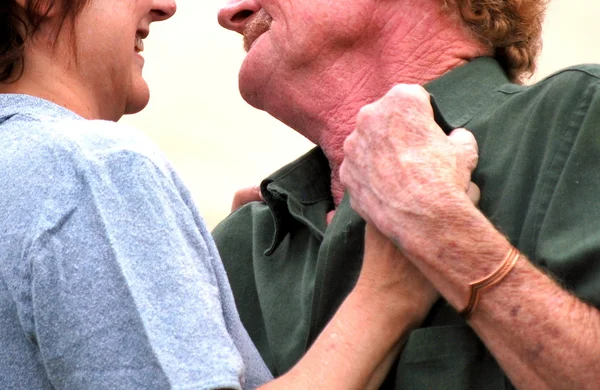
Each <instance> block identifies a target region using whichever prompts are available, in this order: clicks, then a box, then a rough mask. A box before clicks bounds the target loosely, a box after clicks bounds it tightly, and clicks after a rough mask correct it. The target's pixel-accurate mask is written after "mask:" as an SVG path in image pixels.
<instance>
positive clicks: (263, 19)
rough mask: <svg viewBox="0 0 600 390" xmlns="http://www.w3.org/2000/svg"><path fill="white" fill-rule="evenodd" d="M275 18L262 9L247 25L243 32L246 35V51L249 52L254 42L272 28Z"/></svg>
mask: <svg viewBox="0 0 600 390" xmlns="http://www.w3.org/2000/svg"><path fill="white" fill-rule="evenodd" d="M272 21H273V18H271V16H270V15H269V14H267V13H266V12H265V10H264V9H262V8H261V9H260V10H259V11H258V12H257V13H256V16H255V17H254V18H253V19H252V20H251V21H250V22H249V23H248V24H247V25H246V27H245V28H244V31H243V35H244V50H245V51H246V52H248V51H249V50H250V47H252V44H253V43H254V41H255V40H256V39H257V38H258V37H259V36H261V35H262V34H263V33H265V32H267V31H268V30H269V28H271V22H272Z"/></svg>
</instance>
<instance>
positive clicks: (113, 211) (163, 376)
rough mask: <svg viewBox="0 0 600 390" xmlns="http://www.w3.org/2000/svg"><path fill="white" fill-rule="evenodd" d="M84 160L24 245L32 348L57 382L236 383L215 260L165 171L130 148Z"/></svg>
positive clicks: (84, 385)
mask: <svg viewBox="0 0 600 390" xmlns="http://www.w3.org/2000/svg"><path fill="white" fill-rule="evenodd" d="M76 165H77V168H76V171H77V185H75V186H73V188H72V189H71V190H70V191H67V192H66V193H62V194H55V199H51V200H49V201H47V202H45V208H46V209H45V212H44V213H43V214H44V215H45V217H44V218H43V220H40V221H38V225H39V226H38V229H37V231H40V232H41V233H40V234H39V236H37V237H35V239H34V240H32V244H31V247H30V248H28V250H27V257H28V259H29V261H30V262H31V275H32V280H31V288H32V297H33V299H32V304H33V317H34V322H35V340H34V341H35V342H36V343H37V344H38V346H39V349H40V351H41V356H42V360H43V362H44V365H45V367H46V370H47V372H48V375H49V377H50V380H51V382H52V383H53V385H54V386H55V387H56V388H57V389H166V388H174V389H210V388H234V389H235V388H240V387H241V386H240V381H241V379H240V378H241V377H242V376H243V369H244V367H243V361H242V358H241V356H240V354H239V352H238V351H237V349H236V347H235V344H234V342H233V341H232V338H231V336H230V335H229V333H228V331H227V327H226V324H225V320H224V315H223V307H222V305H221V301H220V299H221V291H220V286H219V283H218V281H217V280H216V277H215V270H214V267H213V261H215V256H217V255H216V254H215V253H214V252H212V251H211V245H209V243H207V242H206V241H205V239H204V237H203V236H202V234H201V233H200V231H201V230H204V228H203V229H200V227H199V226H198V223H202V222H201V221H199V220H198V219H197V218H195V215H194V212H192V211H191V210H190V205H189V204H187V203H186V202H185V200H184V199H183V198H182V196H181V194H180V192H179V191H178V189H177V186H176V185H174V183H173V180H172V177H170V176H169V172H166V171H165V169H164V168H162V167H158V166H157V165H156V164H155V162H154V161H153V160H152V159H151V158H148V157H146V156H143V155H140V154H137V153H134V152H131V151H126V150H122V151H110V150H109V151H108V152H106V153H101V154H96V155H94V156H86V158H83V159H81V161H78V162H77V163H76ZM50 198H52V197H50ZM65 204H69V205H70V206H69V207H68V208H67V209H66V210H65V208H64V207H62V206H60V205H65Z"/></svg>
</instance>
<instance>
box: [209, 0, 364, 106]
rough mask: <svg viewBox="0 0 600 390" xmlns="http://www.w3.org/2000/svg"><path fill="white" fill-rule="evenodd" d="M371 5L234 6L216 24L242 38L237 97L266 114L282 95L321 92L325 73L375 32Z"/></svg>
mask: <svg viewBox="0 0 600 390" xmlns="http://www.w3.org/2000/svg"><path fill="white" fill-rule="evenodd" d="M374 3H375V2H374V1H373V0H339V1H333V0H294V1H290V0H233V1H231V2H230V3H229V4H227V5H226V6H224V7H223V8H222V9H221V10H220V12H219V23H220V24H221V25H222V26H223V27H225V28H227V29H230V30H233V31H237V32H238V33H240V34H242V35H243V36H244V46H245V49H246V50H247V51H248V54H247V56H246V59H245V61H244V63H243V65H242V68H241V70H240V75H239V81H240V92H241V93H242V96H243V97H244V98H245V99H246V101H248V102H249V103H250V104H252V105H253V106H255V107H257V108H261V109H267V110H268V108H269V106H270V105H271V103H270V101H271V100H277V99H281V98H282V97H284V96H283V95H286V93H285V92H284V91H289V90H294V89H295V90H299V89H303V90H310V89H311V88H319V87H323V85H319V80H322V81H325V80H326V78H327V77H326V76H327V74H328V72H331V69H332V68H335V66H334V65H335V64H337V63H339V62H340V61H345V57H347V56H348V54H349V53H350V52H351V51H352V50H353V46H354V45H355V43H356V42H357V41H358V40H359V39H363V37H365V36H368V34H369V30H370V29H372V28H373V25H372V15H373V12H374Z"/></svg>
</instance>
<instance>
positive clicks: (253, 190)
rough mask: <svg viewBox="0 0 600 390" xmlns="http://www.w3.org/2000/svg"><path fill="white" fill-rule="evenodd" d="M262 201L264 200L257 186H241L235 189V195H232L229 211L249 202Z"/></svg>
mask: <svg viewBox="0 0 600 390" xmlns="http://www.w3.org/2000/svg"><path fill="white" fill-rule="evenodd" d="M262 201H264V199H263V197H262V194H261V192H260V188H259V187H258V186H254V187H248V188H242V189H241V190H239V191H236V193H235V195H234V196H233V202H231V212H234V211H235V210H237V209H239V208H240V207H242V206H244V205H245V204H248V203H250V202H262Z"/></svg>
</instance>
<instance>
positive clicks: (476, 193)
mask: <svg viewBox="0 0 600 390" xmlns="http://www.w3.org/2000/svg"><path fill="white" fill-rule="evenodd" d="M467 196H468V197H469V199H471V201H472V202H473V204H474V205H475V206H477V205H478V204H479V200H480V199H481V190H480V189H479V187H478V186H477V184H475V183H473V182H470V183H469V187H468V188H467Z"/></svg>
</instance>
